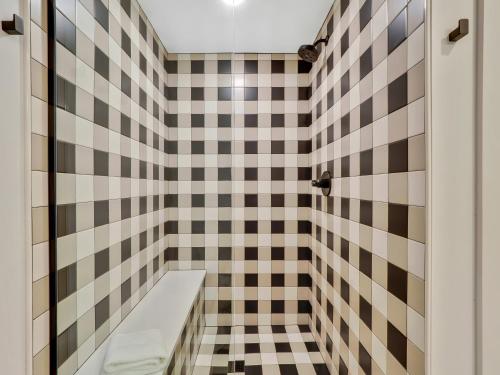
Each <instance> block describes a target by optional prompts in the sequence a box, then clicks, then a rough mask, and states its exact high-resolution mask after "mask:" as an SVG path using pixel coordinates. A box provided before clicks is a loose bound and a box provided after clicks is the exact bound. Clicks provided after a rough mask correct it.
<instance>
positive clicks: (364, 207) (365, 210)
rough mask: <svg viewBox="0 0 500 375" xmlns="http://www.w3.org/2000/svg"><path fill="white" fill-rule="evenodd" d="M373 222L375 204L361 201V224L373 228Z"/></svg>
mask: <svg viewBox="0 0 500 375" xmlns="http://www.w3.org/2000/svg"><path fill="white" fill-rule="evenodd" d="M372 221H373V202H372V201H367V200H361V201H360V203H359V222H360V223H361V224H364V225H368V226H370V227H371V226H372Z"/></svg>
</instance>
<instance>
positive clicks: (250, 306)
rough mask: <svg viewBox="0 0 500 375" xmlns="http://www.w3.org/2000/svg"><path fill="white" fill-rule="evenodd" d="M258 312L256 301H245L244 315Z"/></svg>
mask: <svg viewBox="0 0 500 375" xmlns="http://www.w3.org/2000/svg"><path fill="white" fill-rule="evenodd" d="M258 311H259V308H258V301H248V300H245V314H257V312H258ZM245 370H246V368H245Z"/></svg>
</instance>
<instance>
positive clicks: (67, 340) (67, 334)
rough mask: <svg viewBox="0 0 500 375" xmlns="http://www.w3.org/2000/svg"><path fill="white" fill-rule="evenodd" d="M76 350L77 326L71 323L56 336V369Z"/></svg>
mask: <svg viewBox="0 0 500 375" xmlns="http://www.w3.org/2000/svg"><path fill="white" fill-rule="evenodd" d="M77 348H78V325H77V322H75V323H73V324H72V325H71V326H70V327H68V329H66V330H65V331H64V332H63V333H61V334H60V335H59V336H57V367H60V366H61V365H62V364H63V363H64V362H65V361H66V360H67V359H68V358H69V357H71V355H72V354H73V353H74V352H76V350H77Z"/></svg>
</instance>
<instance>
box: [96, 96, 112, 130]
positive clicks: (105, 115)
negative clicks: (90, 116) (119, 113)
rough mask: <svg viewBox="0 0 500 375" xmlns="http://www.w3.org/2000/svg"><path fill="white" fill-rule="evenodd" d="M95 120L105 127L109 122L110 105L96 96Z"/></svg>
mask: <svg viewBox="0 0 500 375" xmlns="http://www.w3.org/2000/svg"><path fill="white" fill-rule="evenodd" d="M94 122H95V123H96V124H97V125H100V126H102V127H105V128H107V127H108V124H109V106H108V104H107V103H104V102H103V101H102V100H100V99H98V98H96V97H94Z"/></svg>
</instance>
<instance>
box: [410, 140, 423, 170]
mask: <svg viewBox="0 0 500 375" xmlns="http://www.w3.org/2000/svg"><path fill="white" fill-rule="evenodd" d="M425 159H426V151H425V135H424V134H421V135H417V136H415V137H411V138H409V139H408V170H409V171H423V170H425Z"/></svg>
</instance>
